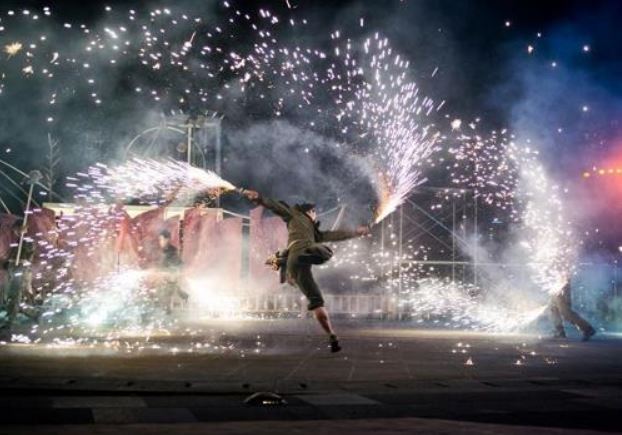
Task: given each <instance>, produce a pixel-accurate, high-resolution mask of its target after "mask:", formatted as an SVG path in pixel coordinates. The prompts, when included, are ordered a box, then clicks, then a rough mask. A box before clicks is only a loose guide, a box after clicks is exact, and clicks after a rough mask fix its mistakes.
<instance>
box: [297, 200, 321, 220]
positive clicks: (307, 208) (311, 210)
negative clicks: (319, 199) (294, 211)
mask: <svg viewBox="0 0 622 435" xmlns="http://www.w3.org/2000/svg"><path fill="white" fill-rule="evenodd" d="M299 207H300V210H302V211H303V212H304V213H306V215H307V216H309V219H311V220H312V221H313V222H315V221H316V220H317V211H316V210H315V204H312V203H309V202H305V203H303V204H300V205H299Z"/></svg>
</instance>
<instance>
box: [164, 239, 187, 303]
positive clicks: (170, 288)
mask: <svg viewBox="0 0 622 435" xmlns="http://www.w3.org/2000/svg"><path fill="white" fill-rule="evenodd" d="M158 243H159V245H160V248H161V250H162V251H161V257H160V270H161V271H162V272H164V274H165V276H164V284H163V285H162V287H161V298H162V300H163V302H164V304H165V309H166V312H167V314H170V313H171V312H172V308H173V296H175V295H178V296H179V297H180V298H181V299H183V300H184V301H187V300H188V294H187V293H186V292H184V291H183V290H182V289H181V287H180V285H179V281H180V276H179V275H180V272H181V266H182V262H181V258H180V256H179V251H178V250H177V248H176V247H175V246H173V244H172V243H171V233H170V231H168V230H162V231H161V232H160V235H159V237H158Z"/></svg>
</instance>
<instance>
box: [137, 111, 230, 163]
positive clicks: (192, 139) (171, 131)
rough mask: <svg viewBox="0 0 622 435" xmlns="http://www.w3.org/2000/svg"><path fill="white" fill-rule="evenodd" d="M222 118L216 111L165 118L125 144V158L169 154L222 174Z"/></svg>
mask: <svg viewBox="0 0 622 435" xmlns="http://www.w3.org/2000/svg"><path fill="white" fill-rule="evenodd" d="M221 121H222V118H221V117H219V116H218V115H217V114H215V113H214V114H211V115H210V114H206V115H197V116H188V115H175V116H169V117H163V118H162V120H161V122H160V124H159V125H157V126H154V127H150V128H147V129H146V130H143V131H142V132H140V133H139V134H137V135H136V136H135V137H134V138H133V139H132V140H131V141H130V142H129V143H128V144H127V145H126V146H125V154H126V157H127V158H131V157H142V158H145V157H151V158H158V157H159V158H162V157H170V158H174V159H177V160H184V161H186V162H187V163H188V164H191V165H193V166H196V167H199V168H203V169H211V170H213V171H214V172H216V173H217V174H218V175H220V174H221V172H222V128H221Z"/></svg>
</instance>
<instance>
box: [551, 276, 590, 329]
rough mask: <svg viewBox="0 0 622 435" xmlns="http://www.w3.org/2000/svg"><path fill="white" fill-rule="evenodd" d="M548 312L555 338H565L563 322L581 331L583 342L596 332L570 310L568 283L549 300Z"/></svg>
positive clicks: (570, 301)
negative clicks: (549, 312)
mask: <svg viewBox="0 0 622 435" xmlns="http://www.w3.org/2000/svg"><path fill="white" fill-rule="evenodd" d="M550 310H551V319H552V321H553V325H554V327H555V335H554V336H555V337H556V338H566V331H565V330H564V322H563V320H566V321H567V322H569V323H571V324H573V325H574V326H576V327H577V329H579V331H581V334H583V337H582V340H583V341H588V340H589V339H590V338H591V337H592V336H593V335H594V334H596V330H595V329H594V328H593V327H592V325H590V323H589V322H588V321H587V320H585V319H584V318H583V317H581V316H580V315H579V314H577V313H576V312H575V311H574V310H573V309H572V300H571V295H570V282H569V281H568V282H567V283H566V285H565V286H564V287H563V288H562V290H561V292H559V293H558V294H556V295H554V296H553V297H552V298H551V304H550Z"/></svg>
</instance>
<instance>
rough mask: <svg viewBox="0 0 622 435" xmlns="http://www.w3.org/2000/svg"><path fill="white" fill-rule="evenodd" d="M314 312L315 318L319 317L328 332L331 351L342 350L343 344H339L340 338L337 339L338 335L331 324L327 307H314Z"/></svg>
mask: <svg viewBox="0 0 622 435" xmlns="http://www.w3.org/2000/svg"><path fill="white" fill-rule="evenodd" d="M313 314H314V315H315V318H316V319H317V321H318V323H319V324H320V326H321V327H322V329H323V330H324V331H325V332H326V333H327V334H328V338H329V342H330V351H331V352H339V351H340V350H341V346H340V345H339V340H337V335H336V334H335V331H334V330H333V325H331V323H330V318H329V317H328V311H326V308H324V307H317V308H314V309H313Z"/></svg>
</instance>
